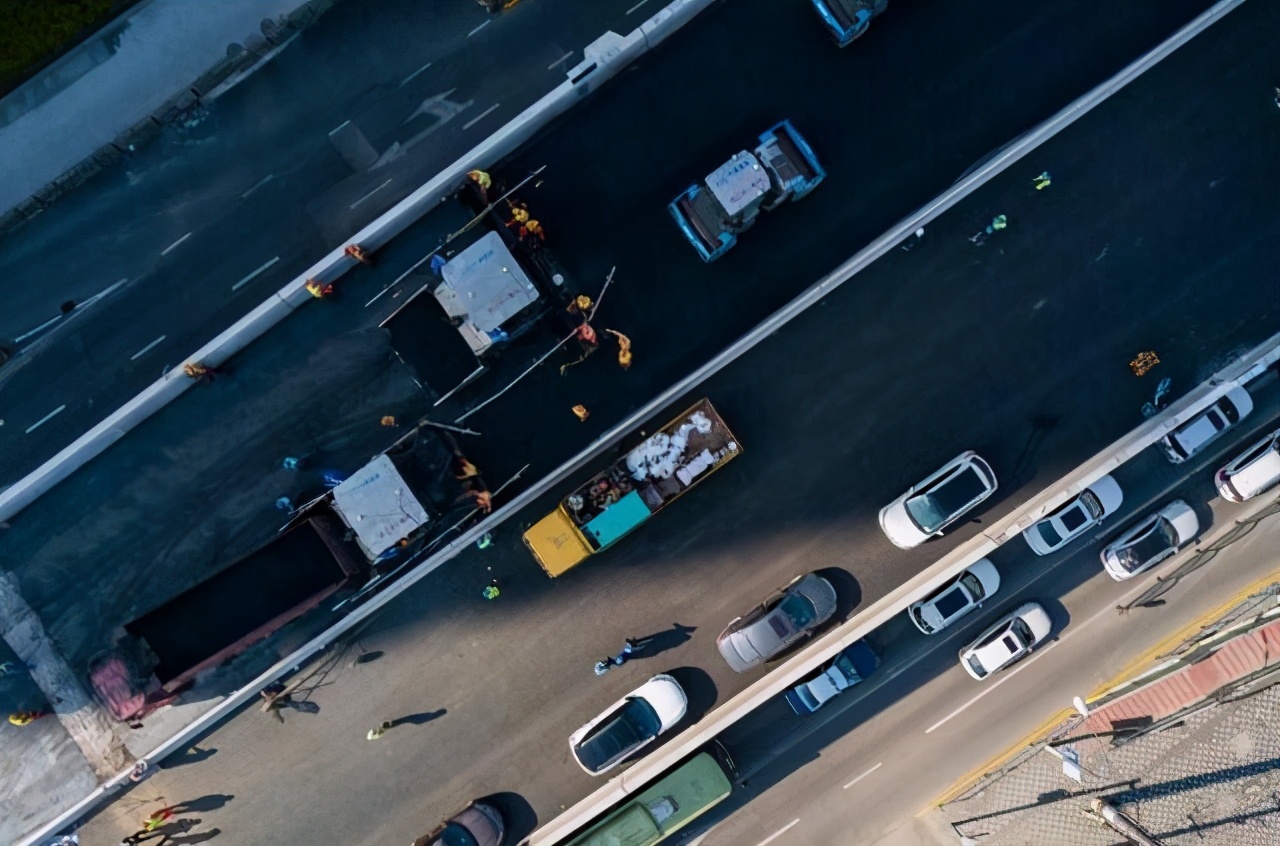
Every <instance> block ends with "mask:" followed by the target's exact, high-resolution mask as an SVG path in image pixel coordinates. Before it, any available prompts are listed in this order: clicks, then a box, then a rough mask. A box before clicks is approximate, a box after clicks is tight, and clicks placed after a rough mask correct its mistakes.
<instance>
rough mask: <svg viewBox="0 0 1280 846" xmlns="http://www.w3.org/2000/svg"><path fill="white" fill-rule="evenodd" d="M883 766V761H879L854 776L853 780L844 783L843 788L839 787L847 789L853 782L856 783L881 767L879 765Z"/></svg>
mask: <svg viewBox="0 0 1280 846" xmlns="http://www.w3.org/2000/svg"><path fill="white" fill-rule="evenodd" d="M883 766H884V761H881V762H880V763H878V764H876V765H875V766H874V767H872V768H871V769H869V770H867V771H866V772H865V773H863V774H862V775H860V776H858V777H857V778H855V779H854V780H853V781H851V782H849V783H848V784H846V785H845V786H844V787H843V788H841V789H842V790H848V789H849V788H850V787H853V786H854V785H855V784H857V783H858V782H860V781H862V780H863V779H864V778H866V777H867V776H869V775H871V774H872V773H874V772H875V771H876V770H878V769H880V768H881V767H883Z"/></svg>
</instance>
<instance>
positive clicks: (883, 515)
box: [880, 450, 996, 549]
mask: <svg viewBox="0 0 1280 846" xmlns="http://www.w3.org/2000/svg"><path fill="white" fill-rule="evenodd" d="M995 492H996V474H995V472H994V471H993V470H992V469H991V465H990V464H988V463H987V462H985V461H983V460H982V457H981V456H979V455H978V454H977V453H976V452H974V451H973V450H969V451H967V452H962V453H960V454H959V455H957V456H956V457H955V458H953V459H951V460H950V461H948V462H947V463H946V464H944V465H943V466H942V469H941V470H938V471H937V472H936V473H934V474H933V475H932V476H930V477H929V478H927V479H925V480H924V481H923V482H921V483H920V484H918V485H914V486H912V488H911V490H909V491H907V492H906V493H904V494H903V495H902V496H900V497H898V498H897V499H895V500H894V501H893V502H891V503H889V504H888V505H886V506H885V507H884V508H881V509H880V528H881V529H883V530H884V533H885V535H886V536H887V537H888V538H889V540H891V541H893V543H894V545H895V546H899V547H901V548H903V549H911V548H912V547H917V546H919V545H920V544H922V543H924V542H925V541H927V540H928V539H929V538H931V537H933V536H934V535H940V534H942V531H943V529H945V528H947V526H950V525H951V524H952V523H954V522H955V521H957V520H959V519H960V518H961V517H963V516H964V515H965V514H966V513H967V512H969V511H970V510H971V509H973V508H976V507H977V505H978V503H980V502H982V501H983V500H984V499H986V498H987V497H989V496H991V495H992V494H993V493H995Z"/></svg>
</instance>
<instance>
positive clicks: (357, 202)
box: [347, 179, 391, 209]
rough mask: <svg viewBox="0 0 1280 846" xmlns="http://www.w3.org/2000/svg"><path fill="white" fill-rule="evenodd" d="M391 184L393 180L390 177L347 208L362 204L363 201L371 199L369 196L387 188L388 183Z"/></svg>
mask: <svg viewBox="0 0 1280 846" xmlns="http://www.w3.org/2000/svg"><path fill="white" fill-rule="evenodd" d="M390 184H391V180H390V179H388V180H387V181H386V182H384V183H382V184H381V185H379V186H378V187H377V188H374V189H373V190H372V191H370V192H369V193H368V194H365V195H364V196H363V197H361V198H360V199H358V200H356V201H355V202H354V203H352V204H351V205H349V206H347V208H349V209H354V208H355V207H356V206H358V205H360V204H361V203H363V202H364V201H365V200H367V199H369V198H370V197H372V196H373V195H374V194H376V193H378V192H379V191H381V190H382V189H383V188H386V187H387V186H388V185H390Z"/></svg>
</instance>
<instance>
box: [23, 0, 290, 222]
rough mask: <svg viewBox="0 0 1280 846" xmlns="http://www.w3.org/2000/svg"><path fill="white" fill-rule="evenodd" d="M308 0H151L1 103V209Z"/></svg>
mask: <svg viewBox="0 0 1280 846" xmlns="http://www.w3.org/2000/svg"><path fill="white" fill-rule="evenodd" d="M305 5H307V2H306V0H207V1H206V2H202V3H192V2H189V0H150V2H144V3H141V4H139V5H138V6H136V7H135V8H134V9H132V10H131V11H129V12H128V13H126V14H125V15H124V16H122V17H121V18H120V19H118V20H116V21H113V22H112V23H111V24H110V25H109V26H107V27H106V28H105V29H103V30H102V32H100V33H98V34H97V35H95V36H94V37H93V38H90V39H89V40H88V41H86V42H84V43H83V44H81V45H80V46H79V47H76V48H75V49H74V50H72V51H71V52H70V53H68V54H67V55H65V56H63V57H62V58H61V59H59V60H58V61H56V62H54V63H53V64H52V65H50V66H49V67H48V68H46V69H45V70H44V71H42V72H41V73H39V74H37V75H36V76H35V77H34V78H32V79H30V80H28V81H27V82H26V83H24V84H23V85H22V86H20V87H19V88H18V89H17V90H16V91H14V92H13V93H11V94H10V95H9V96H7V97H5V98H4V99H3V100H2V101H0V149H3V150H4V151H5V155H4V157H3V158H2V159H0V215H3V214H4V213H5V212H7V211H9V210H10V209H12V208H14V207H15V206H17V205H19V204H20V203H22V202H23V201H24V200H26V199H27V198H28V197H31V196H32V195H33V194H35V193H36V192H38V191H39V190H40V189H41V188H43V187H44V186H45V185H48V184H49V183H51V182H53V181H55V180H56V179H58V178H59V177H61V176H62V175H63V174H64V173H66V172H67V171H69V170H71V169H72V168H75V167H76V166H77V165H78V164H80V163H81V162H83V161H84V160H85V159H87V158H89V157H90V156H92V155H93V154H94V152H95V151H97V150H98V149H100V148H101V147H103V146H104V145H106V144H109V143H111V142H112V141H113V140H114V139H116V138H117V137H118V136H120V135H121V133H124V132H125V131H126V130H128V129H130V128H131V127H133V126H134V125H136V124H137V123H139V122H140V121H144V120H146V119H147V117H149V116H150V115H152V114H154V113H156V112H157V111H158V110H160V109H161V107H162V106H164V104H165V103H166V102H167V101H169V100H170V99H171V98H173V97H174V96H175V95H180V94H183V93H184V92H187V91H188V90H189V89H190V87H191V86H192V84H193V83H194V82H195V81H196V80H197V79H198V78H199V77H200V76H201V75H202V74H204V73H205V72H206V71H208V70H209V69H210V68H212V67H213V66H215V65H217V64H218V63H219V62H220V61H222V60H223V59H225V58H227V56H228V55H230V51H229V48H230V47H231V45H233V44H238V45H241V46H247V45H246V42H249V43H252V41H254V40H256V41H258V42H259V43H261V42H262V41H263V36H262V34H261V24H262V22H263V20H264V19H275V18H277V17H278V16H281V15H286V14H288V13H290V12H292V11H294V10H295V9H298V8H299V7H302V6H305Z"/></svg>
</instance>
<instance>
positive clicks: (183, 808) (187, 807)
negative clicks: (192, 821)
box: [173, 793, 236, 814]
mask: <svg viewBox="0 0 1280 846" xmlns="http://www.w3.org/2000/svg"><path fill="white" fill-rule="evenodd" d="M234 798H236V797H235V796H233V795H232V794H230V793H210V794H209V795H208V796H201V797H200V798H199V799H192V800H191V801H189V802H179V803H178V804H176V805H174V806H173V812H174V813H175V814H185V813H188V812H197V813H198V812H201V811H216V810H217V809H218V808H221V807H222V806H223V805H225V804H227V803H228V802H230V801H231V800H232V799H234Z"/></svg>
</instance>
